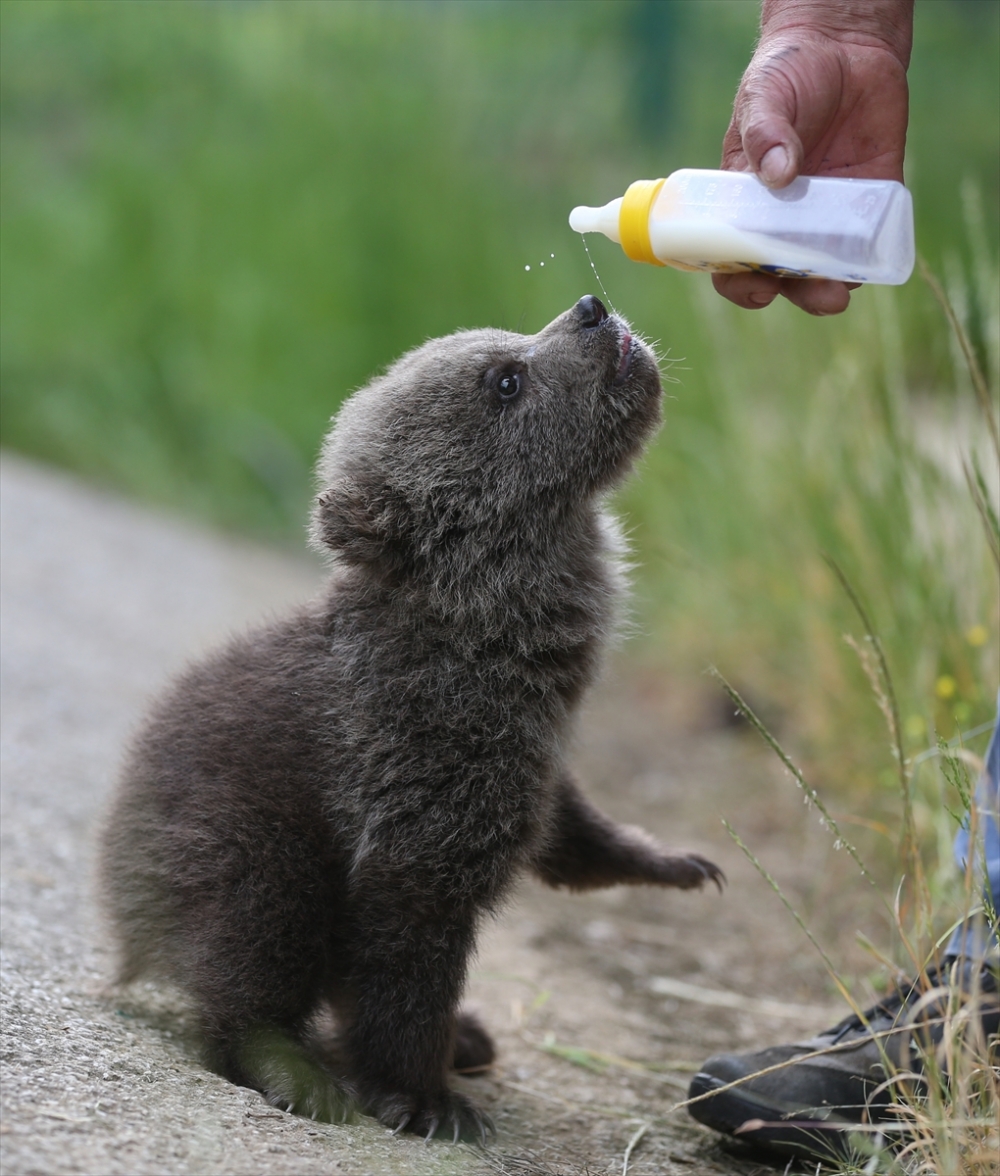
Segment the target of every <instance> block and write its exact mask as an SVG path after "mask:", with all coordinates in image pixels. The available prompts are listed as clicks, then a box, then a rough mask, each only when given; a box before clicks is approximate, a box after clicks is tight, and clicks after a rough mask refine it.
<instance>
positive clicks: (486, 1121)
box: [369, 1090, 496, 1145]
mask: <svg viewBox="0 0 1000 1176" xmlns="http://www.w3.org/2000/svg"><path fill="white" fill-rule="evenodd" d="M369 1110H370V1113H371V1114H373V1115H374V1116H375V1117H376V1118H377V1119H378V1120H379V1122H381V1123H384V1124H385V1125H386V1127H390V1128H391V1129H392V1133H393V1135H398V1134H399V1133H400V1132H401V1131H409V1132H412V1133H413V1134H414V1135H422V1136H423V1137H424V1141H425V1142H426V1143H429V1142H430V1141H431V1140H432V1139H450V1140H451V1142H452V1143H458V1141H459V1140H460V1139H461V1140H465V1141H466V1142H468V1143H480V1144H484V1145H485V1143H486V1142H487V1140H488V1139H489V1137H490V1136H492V1135H495V1134H496V1129H495V1128H494V1126H493V1120H492V1119H491V1118H490V1117H489V1115H487V1114H486V1112H485V1111H482V1110H480V1109H479V1107H477V1106H476V1104H475V1103H473V1102H471V1101H470V1100H469V1099H467V1098H466V1097H465V1096H464V1095H461V1094H456V1093H455V1092H454V1091H453V1090H447V1091H445V1092H444V1093H443V1094H441V1095H439V1096H437V1097H436V1098H415V1097H413V1096H411V1095H406V1094H388V1095H382V1096H381V1097H379V1098H376V1099H373V1100H372V1101H371V1103H370V1107H369Z"/></svg>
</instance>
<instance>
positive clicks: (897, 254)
mask: <svg viewBox="0 0 1000 1176" xmlns="http://www.w3.org/2000/svg"><path fill="white" fill-rule="evenodd" d="M569 223H570V227H571V228H572V229H574V230H575V231H576V232H578V233H594V232H597V233H603V234H604V235H605V236H606V237H610V238H611V240H612V241H617V242H618V243H619V244H620V245H621V247H622V249H623V250H624V251H625V253H626V254H627V256H628V257H630V258H631V259H632V260H633V261H646V262H649V263H650V264H652V265H672V266H675V267H676V268H677V269H684V270H714V271H717V272H719V273H736V272H738V271H740V270H760V271H763V272H765V273H772V274H777V275H778V276H779V277H788V278H834V279H836V280H837V281H840V282H877V283H879V284H881V285H887V286H898V285H900V284H901V283H903V282H905V281H906V279H907V278H908V277H909V276H910V274H911V273H912V271H913V261H914V246H913V201H912V199H911V198H910V193H909V191H908V190H907V189H906V188H904V187H903V185H902V184H899V183H896V181H895V180H854V179H832V178H828V177H826V176H799V177H798V179H796V180H793V181H792V183H790V184H789V185H788V187H787V188H780V189H772V188H768V187H766V186H765V185H764V184H763V183H761V181H760V180H758V179H757V177H756V176H755V175H753V174H752V173H750V172H735V171H706V170H699V169H696V168H683V169H682V170H681V171H675V172H674V173H673V175H671V176H668V177H667V178H666V179H665V180H637V181H636V182H635V183H634V184H632V185H631V187H630V188H629V189H628V191H627V192H626V193H625V195H624V196H622V197H621V198H619V199H618V200H612V201H611V203H610V204H606V205H605V206H604V207H603V208H586V207H584V206H581V207H579V208H574V209H573V211H572V213H570V218H569Z"/></svg>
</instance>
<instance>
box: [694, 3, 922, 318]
mask: <svg viewBox="0 0 1000 1176" xmlns="http://www.w3.org/2000/svg"><path fill="white" fill-rule="evenodd" d="M912 30H913V0H879V3H877V4H872V3H871V0H832V2H831V0H765V3H764V7H763V12H762V16H761V38H760V42H759V44H758V46H757V49H756V52H755V53H754V55H753V58H752V59H751V61H750V64H749V65H748V66H747V69H746V72H745V73H744V75H743V79H742V81H741V82H740V86H739V89H738V91H737V93H736V101H735V103H734V105H733V117H732V121H731V122H730V124H729V129H728V130H727V132H726V136H725V139H724V140H723V144H722V166H723V168H724V169H726V170H729V171H753V172H756V173H757V175H758V176H759V177H760V179H761V180H763V182H764V183H765V184H767V185H768V186H769V187H771V188H784V187H785V186H786V185H787V184H790V183H791V182H792V180H794V179H795V177H796V176H797V175H799V174H800V173H801V174H803V175H812V176H856V177H865V178H867V179H885V180H899V181H900V182H901V181H902V179H903V151H904V148H905V146H906V123H907V115H908V91H907V85H906V67H907V65H908V64H909V59H910V44H911V40H912ZM712 280H713V282H714V284H715V288H716V290H718V292H719V293H720V294H722V295H723V296H724V297H725V298H728V299H729V300H730V301H731V302H735V303H736V305H737V306H742V307H744V308H745V309H747V310H759V309H760V308H761V307H764V306H768V305H770V303H771V302H773V301H774V299H775V298H776V297H777V296H778V294H783V295H784V296H785V297H786V298H787V299H788V300H789V301H790V302H793V303H795V305H796V306H798V307H800V308H801V309H802V310H805V311H807V312H808V313H809V314H815V315H825V314H840V313H841V311H844V310H846V309H847V305H848V303H849V302H850V299H851V295H850V291H851V290H852V289H854V288H855V287H854V285H851V284H847V283H844V282H832V281H826V280H820V279H801V278H778V277H775V276H774V275H772V274H760V273H738V274H713V276H712Z"/></svg>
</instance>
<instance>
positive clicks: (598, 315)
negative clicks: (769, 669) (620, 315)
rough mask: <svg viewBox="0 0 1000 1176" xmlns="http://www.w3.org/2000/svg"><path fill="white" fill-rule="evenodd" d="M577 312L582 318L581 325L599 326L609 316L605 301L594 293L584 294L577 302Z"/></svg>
mask: <svg viewBox="0 0 1000 1176" xmlns="http://www.w3.org/2000/svg"><path fill="white" fill-rule="evenodd" d="M575 309H576V312H577V314H578V315H579V318H580V326H581V327H599V326H600V325H601V323H603V322H604V320H605V319H606V318H607V317H608V312H607V310H605V308H604V303H603V302H602V301H601V300H600V298H595V297H594V295H593V294H584V296H583V297H582V298H581V299H580V301H579V302H578V303H577V304H576V307H575Z"/></svg>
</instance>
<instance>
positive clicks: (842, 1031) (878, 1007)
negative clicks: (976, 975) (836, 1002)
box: [822, 960, 997, 1045]
mask: <svg viewBox="0 0 1000 1176" xmlns="http://www.w3.org/2000/svg"><path fill="white" fill-rule="evenodd" d="M953 964H954V961H953V960H946V961H945V962H944V964H943V965H942V966H941V967H937V966H933V967H930V968H928V969H927V971H926V972H925V973H924V974H923V975H922V976H920V977H918V978H917V979H916V980H913V981H912V982H911V981H907V982H906V983H904V984H901V985H897V987H896V991H895V992H894V993H892V995H891V996H887V997H885V998H883V999H882V1000H880V1001H878V1003H876V1004H873V1005H872V1006H871V1008H869V1009H865V1010H864V1011H863V1012H861V1013H851V1014H850V1015H849V1016H847V1017H845V1018H844V1019H843V1021H839V1022H838V1023H837V1024H836V1025H834V1026H833V1028H832V1029H828V1030H827V1031H826V1033H824V1034H822V1036H823V1037H827V1036H832V1038H833V1040H832V1041H831V1042H830V1044H831V1045H836V1044H837V1043H838V1042H840V1041H842V1040H843V1039H844V1038H845V1037H846V1036H847V1035H848V1034H849V1033H856V1032H862V1031H863V1032H866V1033H867V1032H871V1033H874V1032H877V1031H878V1030H879V1029H882V1028H883V1027H884V1028H892V1026H894V1025H895V1024H896V1022H897V1021H898V1020H899V1016H900V1013H902V1012H903V1011H904V1010H905V1009H906V1007H907V1005H908V1004H909V1003H910V1002H911V1001H912V1000H913V999H914V997H916V998H917V999H919V998H920V997H921V996H923V995H924V994H925V993H927V992H930V991H931V990H932V989H934V988H951V987H955V986H957V987H958V988H959V989H960V990H961V991H963V992H966V991H968V990H969V989H970V988H971V987H972V984H971V980H972V975H973V970H972V968H970V967H969V965H968V963H966V964H965V966H964V967H962V968H960V969H959V974H958V976H957V978H956V981H954V982H953V980H952V965H953ZM977 970H978V969H977ZM980 976H981V983H982V989H983V991H985V992H996V990H997V981H996V977H995V976H994V974H993V972H992V970H991V969H990V968H989V967H988V966H983V968H982V970H981V972H980Z"/></svg>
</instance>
